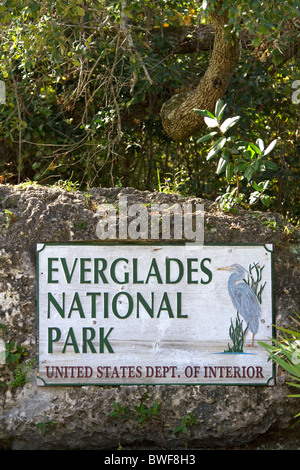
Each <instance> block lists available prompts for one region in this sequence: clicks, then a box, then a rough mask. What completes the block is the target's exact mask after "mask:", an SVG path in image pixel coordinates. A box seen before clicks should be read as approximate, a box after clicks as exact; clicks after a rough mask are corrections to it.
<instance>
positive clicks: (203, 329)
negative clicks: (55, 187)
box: [37, 243, 273, 386]
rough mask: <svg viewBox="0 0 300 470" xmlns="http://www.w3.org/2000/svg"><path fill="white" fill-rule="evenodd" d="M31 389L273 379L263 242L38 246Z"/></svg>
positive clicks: (268, 257) (268, 260)
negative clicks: (34, 375)
mask: <svg viewBox="0 0 300 470" xmlns="http://www.w3.org/2000/svg"><path fill="white" fill-rule="evenodd" d="M37 276H38V279H37V281H38V363H39V364H38V379H37V383H38V385H41V386H43V385H108V384H109V385H118V384H130V385H132V384H213V385H216V384H235V385H243V384H247V385H259V384H261V385H267V384H272V383H273V367H272V363H271V361H268V355H267V353H266V351H265V349H264V348H263V347H262V346H261V345H260V344H259V343H260V342H261V341H262V342H269V341H270V338H271V337H272V323H273V321H272V245H264V246H263V245H255V246H253V245H249V246H248V245H247V246H229V245H228V246H219V245H218V246H215V245H214V246H207V245H202V246H200V245H198V244H193V243H188V244H166V245H164V244H161V245H153V244H131V243H130V244H102V243H101V244H92V243H90V244H79V243H78V244H61V245H60V244H55V243H45V244H38V246H37Z"/></svg>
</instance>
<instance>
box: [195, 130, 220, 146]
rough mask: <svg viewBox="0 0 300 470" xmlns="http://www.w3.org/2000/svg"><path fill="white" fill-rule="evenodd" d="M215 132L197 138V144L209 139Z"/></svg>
mask: <svg viewBox="0 0 300 470" xmlns="http://www.w3.org/2000/svg"><path fill="white" fill-rule="evenodd" d="M216 134H217V132H216V131H213V132H210V134H206V135H204V136H203V137H200V139H198V140H197V144H199V143H200V142H205V141H206V140H209V139H211V138H212V137H213V136H214V135H216Z"/></svg>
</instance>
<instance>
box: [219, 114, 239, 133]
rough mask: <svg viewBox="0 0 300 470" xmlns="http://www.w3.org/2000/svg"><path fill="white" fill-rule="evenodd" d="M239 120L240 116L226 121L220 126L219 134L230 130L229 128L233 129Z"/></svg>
mask: <svg viewBox="0 0 300 470" xmlns="http://www.w3.org/2000/svg"><path fill="white" fill-rule="evenodd" d="M239 119H240V116H234V117H232V118H228V119H226V120H225V121H224V122H223V124H221V127H220V130H221V132H223V133H225V132H227V131H228V130H229V129H231V127H233V126H234V125H235V124H236V123H237V122H238V120H239Z"/></svg>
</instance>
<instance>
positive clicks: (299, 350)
mask: <svg viewBox="0 0 300 470" xmlns="http://www.w3.org/2000/svg"><path fill="white" fill-rule="evenodd" d="M298 318H299V317H298ZM296 323H297V324H298V326H299V325H300V323H299V321H298V320H296ZM277 329H278V330H280V331H282V333H283V334H282V335H280V336H279V338H278V339H275V338H273V339H272V344H267V343H263V342H260V343H259V344H260V345H261V346H263V347H264V348H265V349H266V351H267V352H268V353H269V355H270V359H271V360H272V361H273V362H274V363H276V364H278V365H279V366H281V367H282V368H283V369H284V370H285V371H286V372H288V374H289V378H290V379H291V380H292V382H287V383H288V384H289V385H291V386H293V387H296V388H300V333H299V331H297V330H290V329H286V328H279V327H277ZM289 396H290V397H293V398H300V393H296V394H292V395H289ZM296 416H297V417H298V416H300V412H299V413H298V414H297V415H296Z"/></svg>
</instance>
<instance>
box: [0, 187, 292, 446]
mask: <svg viewBox="0 0 300 470" xmlns="http://www.w3.org/2000/svg"><path fill="white" fill-rule="evenodd" d="M120 195H124V196H125V195H126V196H127V197H128V203H130V202H132V203H138V202H150V201H152V202H157V203H159V204H161V203H163V202H167V203H169V204H170V203H171V202H182V201H183V198H181V197H179V196H177V195H166V194H162V193H150V192H139V191H137V190H134V189H132V188H126V189H124V188H123V189H122V188H113V189H93V190H91V191H89V195H88V196H87V195H86V194H84V193H81V192H67V191H64V190H61V189H53V188H51V189H50V188H46V187H35V186H27V187H23V188H22V187H12V186H5V185H2V186H1V185H0V323H1V324H2V325H6V327H5V328H4V327H1V329H0V333H2V334H3V333H4V329H5V340H6V341H8V342H11V341H14V342H15V343H16V345H19V346H22V347H23V348H24V350H26V352H27V353H28V355H27V356H24V358H23V363H27V362H26V361H30V360H34V358H35V354H36V243H38V242H46V241H57V242H69V241H81V240H85V241H91V240H97V237H96V224H97V222H98V220H99V216H98V215H97V212H96V208H97V204H99V203H100V202H111V203H116V204H117V203H118V198H119V197H120ZM190 200H191V199H190ZM193 200H194V199H193ZM194 201H195V200H194ZM198 202H199V203H205V242H206V243H208V244H209V243H211V244H212V243H214V244H216V243H220V244H221V243H224V244H226V243H227V244H239V243H273V244H274V245H275V250H274V276H273V278H274V313H275V319H276V324H277V325H281V326H288V325H290V326H293V325H291V324H290V316H293V315H294V314H295V312H297V311H298V313H299V305H300V302H299V300H300V299H299V284H298V280H299V265H300V263H299V260H300V246H299V240H298V241H297V239H296V236H295V234H294V233H293V234H289V235H287V233H286V232H284V230H283V226H282V225H281V224H282V223H283V222H282V220H281V218H280V216H276V219H277V222H278V223H279V225H278V224H277V227H278V226H279V229H276V230H275V229H274V228H272V227H269V225H270V224H264V222H266V221H268V219H269V218H270V217H273V218H274V217H275V216H274V214H266V213H264V214H263V213H249V212H246V211H243V210H238V212H237V213H236V214H235V215H231V214H224V213H220V212H218V210H217V208H216V205H215V204H214V203H211V202H209V201H203V200H199V201H198ZM15 370H16V364H9V365H0V374H1V376H0V382H1V387H0V448H2V449H117V448H118V446H119V444H120V445H121V446H122V447H123V448H125V449H129V448H134V447H135V448H147V447H148V448H152V449H155V448H157V449H159V448H169V449H180V448H184V446H185V443H187V445H188V447H189V448H192V447H199V448H203V447H209V448H214V447H222V448H229V447H232V446H236V445H241V444H242V443H249V442H250V441H251V440H253V439H254V438H257V437H258V436H260V435H262V434H264V433H266V432H267V431H268V430H277V429H286V428H287V427H288V426H289V425H290V424H291V423H292V422H293V419H294V418H293V417H294V415H295V414H296V412H297V411H299V409H298V401H297V400H296V399H292V398H288V397H287V394H288V393H290V392H291V388H289V387H288V386H287V385H285V378H286V377H285V375H284V374H283V372H282V371H279V375H278V376H277V384H276V385H275V386H272V387H264V386H263V387H261V386H257V387H255V386H254V387H253V386H252V387H251V386H212V385H207V386H203V385H202V386H115V387H112V386H102V387H101V386H100V387H96V386H89V387H87V386H83V387H37V385H36V377H35V373H36V371H35V368H34V364H33V366H32V370H29V377H31V379H30V380H29V382H28V383H26V384H24V385H20V386H18V387H13V386H12V385H11V383H12V381H13V379H14V376H13V373H14V371H15ZM292 391H293V392H294V390H293V389H292ZM145 394H147V395H145ZM142 399H144V400H145V404H146V405H147V406H152V405H154V403H155V402H156V401H157V402H158V403H159V406H160V410H161V415H160V417H159V418H156V419H150V420H149V421H148V422H145V423H144V424H143V425H142V426H141V425H139V424H138V423H137V422H136V421H134V420H132V419H118V418H115V419H113V418H111V417H110V414H111V412H112V411H113V404H114V402H117V403H119V404H120V405H121V406H123V407H125V406H129V408H130V409H131V410H132V409H133V408H134V406H137V405H139V404H140V403H141V400H142ZM189 413H193V414H194V417H195V419H196V420H197V421H198V424H196V425H193V426H192V427H191V428H190V429H189V430H188V433H187V434H186V435H185V434H183V433H180V432H179V433H176V434H175V433H174V429H175V428H176V426H178V425H179V424H180V423H181V419H182V418H183V416H187V415H188V414H189Z"/></svg>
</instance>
